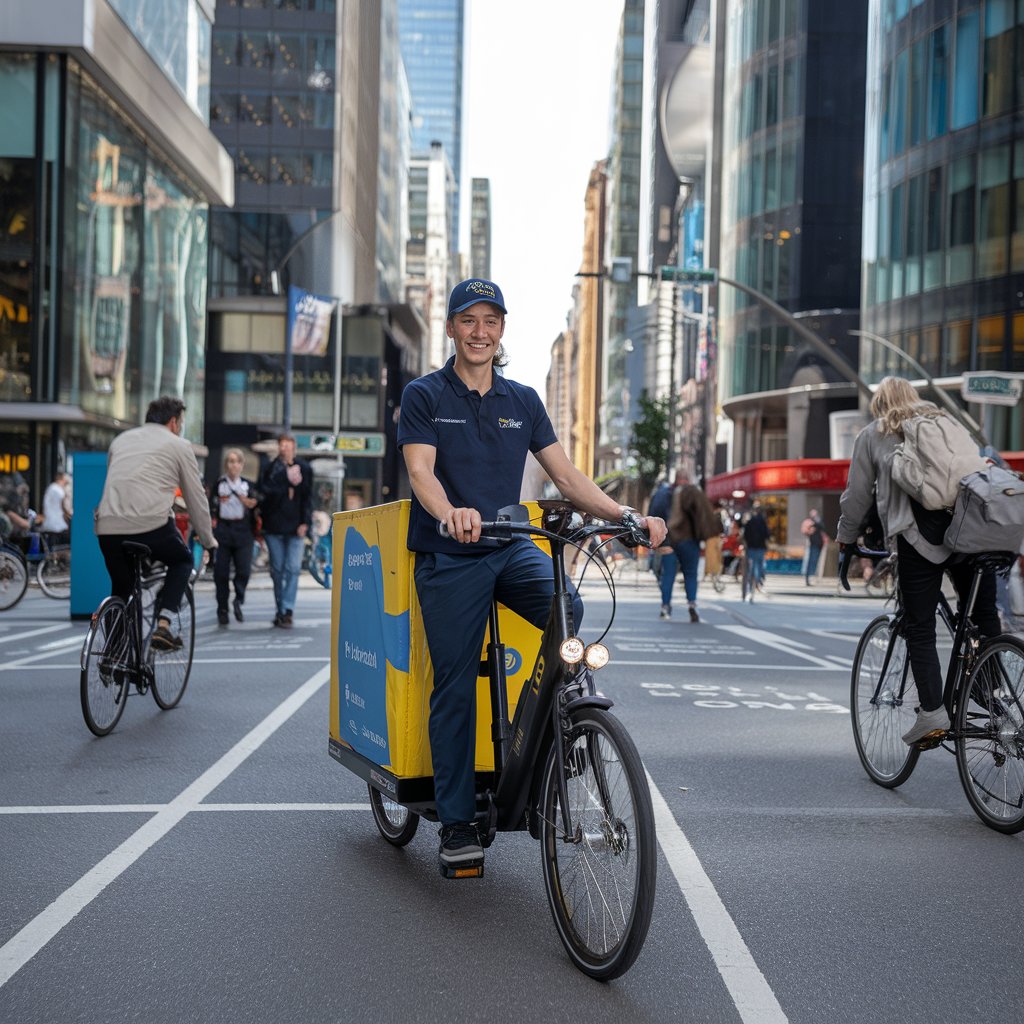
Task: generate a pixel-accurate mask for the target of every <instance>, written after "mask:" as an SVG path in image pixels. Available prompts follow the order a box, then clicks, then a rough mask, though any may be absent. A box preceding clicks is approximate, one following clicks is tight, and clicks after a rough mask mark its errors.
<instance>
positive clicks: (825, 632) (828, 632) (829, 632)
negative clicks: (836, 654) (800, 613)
mask: <svg viewBox="0 0 1024 1024" xmlns="http://www.w3.org/2000/svg"><path fill="white" fill-rule="evenodd" d="M805 632H807V633H811V634H813V635H814V636H824V637H828V638H829V639H830V640H849V641H850V643H852V644H855V643H857V642H858V641H859V640H860V638H861V634H860V633H837V632H836V631H835V630H834V629H808V630H805Z"/></svg>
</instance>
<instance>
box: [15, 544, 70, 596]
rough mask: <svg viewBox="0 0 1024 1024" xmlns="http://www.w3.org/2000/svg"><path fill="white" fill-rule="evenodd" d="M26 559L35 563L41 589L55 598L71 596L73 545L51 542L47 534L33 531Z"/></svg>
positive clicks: (31, 563)
mask: <svg viewBox="0 0 1024 1024" xmlns="http://www.w3.org/2000/svg"><path fill="white" fill-rule="evenodd" d="M25 560H26V562H27V563H28V564H29V565H33V564H34V565H35V578H36V583H37V584H38V586H39V589H40V590H41V591H42V592H43V593H44V594H45V595H46V596H47V597H52V598H54V599H55V600H58V601H61V600H67V599H68V598H69V597H71V545H70V544H51V543H50V541H49V539H48V537H47V535H46V534H45V533H43V532H41V531H39V530H36V531H33V533H32V538H31V542H30V544H29V549H28V553H27V555H26V556H25Z"/></svg>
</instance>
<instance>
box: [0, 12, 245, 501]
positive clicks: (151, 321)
mask: <svg viewBox="0 0 1024 1024" xmlns="http://www.w3.org/2000/svg"><path fill="white" fill-rule="evenodd" d="M42 6H43V5H37V7H36V8H33V7H31V6H30V5H10V7H7V8H5V9H4V10H3V11H2V12H0V39H3V40H4V44H3V47H2V48H0V97H2V101H0V210H2V211H3V216H2V218H0V473H10V472H18V473H20V474H21V476H22V477H23V478H24V480H25V482H26V483H27V484H28V486H29V493H30V495H31V500H32V501H33V502H34V503H35V504H36V507H38V502H39V500H40V498H41V493H42V490H43V489H44V488H45V486H46V484H47V483H48V481H49V478H50V475H51V474H52V473H53V472H54V471H55V470H56V469H57V468H60V467H63V466H64V465H66V463H67V458H68V455H69V453H72V452H74V451H76V450H86V449H98V448H105V447H106V446H107V444H109V442H110V440H111V439H112V438H113V437H114V435H115V434H116V433H117V432H119V431H120V430H122V429H124V428H126V427H130V426H134V425H137V424H138V423H140V422H142V419H143V418H144V416H145V411H146V407H147V405H148V404H149V402H150V401H151V400H152V399H154V398H156V397H158V396H159V395H161V394H175V395H179V396H181V397H182V398H184V400H185V402H186V404H187V406H188V413H187V420H186V435H187V436H188V437H190V439H192V440H193V441H197V442H201V441H202V440H203V433H204V424H203V388H204V375H205V348H206V327H205V321H206V253H207V226H208V207H209V204H210V203H211V202H228V203H230V202H231V197H232V188H231V175H230V162H229V159H228V157H227V154H226V153H225V152H224V150H223V149H222V148H221V147H220V146H218V145H217V143H216V140H215V139H214V138H213V136H212V135H211V134H210V132H209V130H208V129H207V128H206V125H205V123H204V120H203V118H202V117H201V116H200V111H199V108H200V107H201V106H202V105H203V103H204V98H205V95H206V93H205V89H206V87H207V74H206V69H208V67H209V39H210V36H209V27H210V19H209V13H210V12H209V11H208V10H207V9H206V7H205V6H204V5H203V4H201V3H198V2H183V3H181V4H180V5H178V13H179V15H180V17H178V18H176V19H171V20H170V21H168V22H166V23H165V24H164V25H163V28H164V31H162V32H161V33H160V34H159V35H160V38H159V40H154V39H152V38H151V37H149V36H139V35H137V33H136V32H135V31H134V29H133V28H132V26H133V25H136V24H137V23H138V15H139V11H140V10H141V7H142V5H141V4H140V3H137V2H136V3H131V2H129V0H117V2H109V3H108V0H97V2H95V3H85V2H83V3H82V4H81V6H80V7H76V6H75V5H73V4H72V5H70V7H69V8H68V9H67V10H66V11H65V14H66V15H67V16H68V21H67V23H65V24H62V25H60V26H54V25H52V24H48V23H47V14H46V11H44V10H39V9H37V8H41V7H42ZM75 19H77V20H75ZM49 20H50V21H52V14H51V15H50V16H49ZM58 37H59V39H60V45H59V46H58V45H51V44H50V43H48V40H51V39H54V38H58ZM157 44H159V45H157ZM19 47H20V48H19Z"/></svg>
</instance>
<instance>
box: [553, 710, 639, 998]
mask: <svg viewBox="0 0 1024 1024" xmlns="http://www.w3.org/2000/svg"><path fill="white" fill-rule="evenodd" d="M565 748H566V749H565V761H564V763H559V761H558V757H557V755H556V752H555V745H554V744H552V746H551V749H550V752H549V753H548V757H547V762H546V764H545V766H544V775H543V781H542V787H541V796H540V800H541V859H542V862H543V867H544V888H545V889H546V891H547V895H548V903H549V904H550V906H551V915H552V917H553V918H554V921H555V927H556V929H557V930H558V937H559V938H560V939H561V940H562V945H564V946H565V949H566V951H567V952H568V954H569V957H570V959H571V960H572V962H573V963H574V964H575V965H576V967H578V968H579V969H580V970H581V971H583V973H584V974H588V975H590V977H592V978H598V979H600V980H608V979H611V978H617V977H619V975H621V974H624V973H625V972H626V971H627V970H629V968H630V967H631V966H632V964H633V961H634V960H636V958H637V956H638V955H639V953H640V949H641V947H642V946H643V943H644V939H645V938H646V936H647V929H648V926H649V925H650V923H651V910H652V908H653V905H654V885H655V873H656V871H657V855H656V851H655V834H654V812H653V810H652V809H651V794H650V791H649V790H648V788H647V778H646V776H645V774H644V769H643V765H642V764H641V762H640V755H639V754H638V753H637V750H636V747H635V746H634V744H633V741H632V739H631V738H630V736H629V733H627V732H626V730H625V728H624V727H623V726H622V725H621V723H620V722H619V721H618V720H617V719H616V718H614V717H613V716H612V715H610V714H608V712H606V711H603V710H599V709H593V708H591V709H584V710H582V711H579V712H577V713H576V714H574V715H573V717H572V727H571V729H570V731H569V733H568V735H567V737H566V742H565ZM560 776H563V777H564V779H565V786H566V789H567V791H568V800H567V804H568V806H567V810H568V812H569V822H570V827H571V833H570V834H566V832H565V818H564V816H563V808H562V805H561V798H560V796H559V788H560Z"/></svg>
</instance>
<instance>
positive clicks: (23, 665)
mask: <svg viewBox="0 0 1024 1024" xmlns="http://www.w3.org/2000/svg"><path fill="white" fill-rule="evenodd" d="M57 653H59V652H58V651H53V652H51V654H47V655H37V656H35V657H34V658H33V659H31V660H35V661H38V660H39V659H40V658H48V657H52V655H53V654H57ZM329 660H330V658H329V657H323V656H322V655H321V656H312V655H310V656H306V655H303V656H301V657H300V656H298V655H296V657H294V658H193V659H192V664H193V665H248V664H253V665H264V664H269V663H270V662H285V663H288V664H292V663H295V662H300V661H301V662H310V663H312V664H319V665H322V664H324V663H325V662H327V661H329ZM29 662H30V659H28V658H24V659H22V660H20V661H11V662H8V663H7V664H6V665H0V672H13V671H14V670H15V669H25V670H26V671H29V672H31V671H36V672H53V671H54V670H55V669H68V668H73V669H75V670H76V671H80V670H81V667H82V666H81V665H79V664H78V662H75V663H74V664H67V665H33V664H30V663H29Z"/></svg>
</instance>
